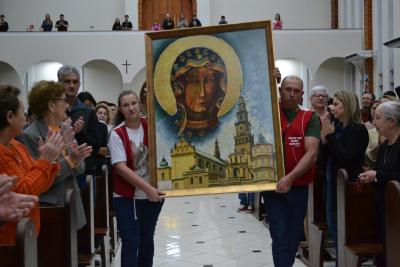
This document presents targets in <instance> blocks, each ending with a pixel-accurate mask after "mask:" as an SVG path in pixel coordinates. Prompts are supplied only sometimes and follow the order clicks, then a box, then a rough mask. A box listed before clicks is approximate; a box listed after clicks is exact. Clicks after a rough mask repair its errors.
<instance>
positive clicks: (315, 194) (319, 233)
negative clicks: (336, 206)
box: [307, 170, 328, 267]
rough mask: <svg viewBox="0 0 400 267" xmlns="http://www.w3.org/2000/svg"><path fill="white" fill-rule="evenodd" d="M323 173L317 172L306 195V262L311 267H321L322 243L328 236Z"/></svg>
mask: <svg viewBox="0 0 400 267" xmlns="http://www.w3.org/2000/svg"><path fill="white" fill-rule="evenodd" d="M324 184H325V172H324V171H323V170H318V172H317V175H316V177H315V179H314V182H313V183H312V184H310V185H309V193H308V210H307V214H308V216H307V217H308V220H307V223H308V255H309V258H308V262H309V265H310V266H312V267H322V266H323V262H324V260H323V248H324V241H325V240H326V239H327V236H328V225H327V223H326V208H325V205H324V204H325V202H324V193H323V192H324Z"/></svg>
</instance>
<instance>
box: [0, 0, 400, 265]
mask: <svg viewBox="0 0 400 267" xmlns="http://www.w3.org/2000/svg"><path fill="white" fill-rule="evenodd" d="M166 13H169V14H170V16H171V19H172V20H173V21H174V23H175V25H177V24H178V22H179V16H180V14H181V13H182V14H184V16H185V17H186V18H187V19H190V18H192V16H193V15H197V18H198V19H199V20H200V21H201V24H202V26H201V27H207V26H216V25H218V23H219V21H220V17H221V16H225V17H226V20H227V21H228V23H229V24H236V23H238V24H239V23H244V22H254V21H265V20H269V21H274V20H275V14H277V13H279V14H280V17H281V20H282V23H281V29H271V31H272V41H273V56H274V64H275V67H277V68H279V71H280V74H281V76H282V78H284V77H286V76H289V75H296V76H298V77H300V78H301V80H302V81H303V89H304V95H303V99H302V104H301V106H302V108H304V109H305V110H308V109H311V108H312V107H311V102H310V98H311V97H312V96H313V95H312V94H313V91H312V90H311V89H312V88H313V87H315V86H318V85H323V86H324V87H326V88H327V89H328V92H329V96H332V97H333V96H334V95H335V94H336V93H338V92H340V91H342V90H344V91H350V92H352V93H354V94H355V95H357V96H358V99H359V100H360V101H361V98H362V96H363V94H364V93H365V92H370V93H373V94H374V96H375V97H376V99H377V100H378V99H380V98H381V97H382V96H383V95H384V93H385V92H387V91H392V92H395V94H394V96H395V97H396V94H397V98H400V95H399V94H400V0H330V1H328V0H324V1H319V0H296V1H291V0H279V1H277V0H246V1H240V0H114V1H107V0H97V1H94V0H87V1H78V0H70V1H64V2H62V1H51V0H36V1H24V0H1V1H0V14H3V15H4V16H5V20H6V21H7V22H8V31H7V32H0V84H2V83H7V84H10V85H13V86H16V87H18V88H19V89H20V90H21V98H22V101H23V102H24V104H25V106H28V105H27V103H28V95H29V92H30V90H31V88H32V86H33V85H34V84H35V83H37V82H38V81H41V80H53V81H57V79H58V78H57V71H58V69H59V68H60V67H61V66H63V65H71V66H74V67H76V68H77V69H78V71H79V74H80V79H81V85H80V88H79V92H89V93H91V94H92V95H93V97H94V98H95V99H96V100H97V101H106V102H110V103H115V104H117V103H118V101H117V99H118V95H119V94H120V93H121V92H123V91H124V90H133V91H134V92H136V93H137V94H138V95H140V96H141V95H142V94H143V90H146V76H147V75H148V73H147V71H148V70H147V68H146V60H147V59H146V57H148V55H146V44H145V38H146V37H145V36H146V35H145V34H146V33H147V32H150V31H152V30H154V27H153V25H154V24H155V23H156V22H160V23H162V22H163V20H164V19H165V14H166ZM45 14H50V15H51V18H52V20H53V22H55V21H57V20H58V17H59V15H60V14H63V15H64V16H65V19H66V20H67V21H68V23H69V27H68V31H65V32H60V31H57V29H56V28H53V29H52V31H50V32H48V31H43V30H42V29H41V25H42V20H43V19H44V17H45ZM124 15H129V20H130V21H131V22H132V29H129V30H123V31H113V30H112V28H113V23H114V21H115V19H116V18H120V20H121V22H122V21H123V17H124ZM152 27H153V29H152ZM221 27H223V26H221ZM175 30H178V29H175ZM161 31H163V30H162V29H161ZM165 31H166V32H167V30H165ZM243 44H244V45H245V46H247V47H248V48H250V49H251V47H252V43H250V42H247V40H243ZM278 82H280V81H278ZM280 85H281V84H279V83H278V84H277V88H278V87H280ZM240 101H243V99H241V100H240ZM360 103H361V102H360ZM143 105H146V104H144V103H143ZM242 105H243V106H244V107H243V110H242V113H243V114H245V116H246V120H243V121H241V120H240V117H239V116H240V115H237V116H238V117H237V120H236V121H235V122H236V124H235V125H236V126H235V127H236V128H235V127H233V128H232V134H231V135H230V136H227V137H226V138H230V139H232V140H236V139H237V138H245V141H243V142H242V145H238V144H236V145H235V147H234V152H232V153H231V154H229V156H228V157H226V158H222V157H221V155H220V149H221V147H222V146H221V144H219V143H218V142H220V143H221V140H220V139H219V140H217V139H215V144H214V147H213V148H214V149H213V150H212V151H207V153H206V152H203V151H201V150H199V149H196V148H195V146H194V145H192V144H190V143H188V142H186V141H185V140H183V139H182V140H179V141H178V142H177V143H176V144H175V147H171V148H170V151H171V152H170V154H171V156H170V155H168V156H170V157H171V158H172V159H173V162H174V164H175V165H173V164H172V163H171V162H168V161H167V160H165V158H163V159H162V160H160V161H159V162H157V164H158V168H157V170H156V172H157V176H158V177H162V181H163V182H164V184H167V183H169V186H170V187H171V188H175V189H181V188H201V187H203V186H205V187H207V186H209V185H213V186H221V184H222V183H221V182H219V180H218V179H219V178H220V177H223V176H224V174H225V172H226V173H228V174H229V175H228V176H229V179H230V180H229V179H228V180H227V181H225V183H234V181H237V179H239V178H240V179H241V181H245V180H246V179H249V177H250V173H252V175H251V176H252V177H251V178H252V179H253V178H254V179H259V180H260V181H263V180H267V181H271V179H273V177H275V175H276V174H275V173H274V162H273V154H274V153H273V151H272V150H273V149H272V145H271V144H269V143H268V142H267V141H266V140H265V138H264V136H262V135H261V133H260V134H259V133H258V131H257V129H258V128H257V127H259V126H258V125H257V126H254V125H253V128H251V129H250V128H248V129H247V128H246V129H247V131H245V133H241V132H240V130H239V125H241V126H242V125H244V127H250V126H248V121H247V110H246V106H245V104H242ZM143 113H147V112H146V111H143ZM240 129H242V128H240ZM0 130H1V129H0ZM253 135H254V136H253ZM253 138H254V139H253ZM237 143H238V142H237ZM385 158H386V153H385ZM179 160H181V161H182V162H188V161H193V166H194V165H196V162H199V164H200V162H201V164H200V165H199V166H197V167H191V166H185V168H181V169H179V168H178V167H176V166H178V165H179V164H181V165H182V164H184V163H179ZM262 160H265V162H267V165H266V166H264V165H263V166H264V167H263V168H262V166H261V165H259V166H258V165H257V164H261V163H259V162H262ZM177 162H178V163H177ZM242 162H246V164H247V165H246V166H245V167H243V166H244V165H243V164H242ZM0 164H1V163H0ZM203 165H204V166H203ZM206 165H207V168H208V167H209V165H210V168H211V166H214V168H215V171H214V172H207V173H206V172H205V171H204V168H203V167H205V166H206ZM189 167H190V168H189ZM202 170H203V171H202ZM177 173H179V175H178V176H180V177H181V178H180V179H175V180H174V179H173V177H174V176H176V175H177ZM222 173H223V174H222ZM253 175H254V177H253ZM317 175H318V174H317ZM105 176H107V174H106V175H105ZM193 177H194V178H193ZM193 179H194V180H193ZM235 179H236V180H235ZM98 180H101V179H98ZM108 180H109V181H108V184H107V182H106V183H105V184H104V188H103V185H102V183H101V182H100V184H99V183H97V189H96V190H97V194H98V195H99V194H104V195H107V200H106V201H102V200H99V199H97V201H95V202H96V203H95V205H97V204H99V203H100V204H101V203H102V202H104V209H107V215H105V217H104V225H103V227H102V228H101V229H103V230H104V235H101V234H100V235H95V234H94V233H92V235H91V237H89V241H88V244H87V246H88V251H89V254H91V255H92V256H93V257H92V258H91V259H90V260H88V261H87V262H86V263H82V262H85V261H84V260H83V259H82V258H80V257H79V255H78V254H79V251H78V250H79V249H80V248H79V247H78V249H76V248H75V250H74V249H72V252H68V253H70V254H71V253H72V254H74V253H75V255H72V256H71V255H69V254H68V253H66V254H68V255H61V254H59V255H57V256H59V257H66V258H68V261H70V260H71V259H74V260H72V262H67V260H66V259H65V260H62V259H61V258H59V260H60V261H65V262H66V264H65V265H63V264H64V263H63V264H61V263H60V265H58V263H57V262H53V264H54V265H45V264H44V263H43V265H41V264H37V263H35V264H33V263H32V265H30V264H29V263H28V264H27V265H24V264H22V263H18V264H19V265H17V263H16V262H15V265H13V263H11V264H10V265H7V266H18V267H19V266H21V267H22V266H32V267H36V266H39V267H40V266H69V267H77V266H93V267H94V266H104V267H110V266H113V267H119V266H122V265H121V240H120V236H119V234H118V230H117V222H116V221H117V219H116V217H115V211H113V210H112V198H113V193H112V192H108V191H109V189H110V187H111V186H112V185H111V184H112V181H110V180H112V175H111V172H109V173H108ZM313 186H314V187H313ZM318 186H319V185H318V183H314V185H310V191H309V195H308V211H307V216H306V219H305V220H304V238H303V241H301V243H300V246H299V248H298V251H297V252H296V259H295V261H294V264H293V265H292V266H296V267H301V266H311V267H319V266H339V267H342V266H343V267H344V266H347V267H353V266H400V257H399V256H398V255H394V259H395V260H393V259H389V256H387V265H379V263H377V262H378V261H377V260H376V259H375V258H374V256H375V255H377V254H379V253H378V252H377V251H379V252H382V249H383V248H382V246H383V247H385V246H386V249H388V248H390V247H392V248H393V249H392V250H396V249H400V231H398V230H397V232H393V233H395V234H393V236H395V237H396V238H397V241H396V242H397V243H396V242H394V243H393V246H388V244H390V243H386V245H382V244H380V245H376V244H375V243H374V245H371V244H369V246H368V245H365V244H364V243H366V242H364V241H365V240H366V239H368V238H370V237H371V235H368V234H365V235H363V234H362V233H358V232H357V231H356V232H357V233H356V234H354V235H351V236H352V239H351V240H350V239H349V240H350V241H349V240H346V237H347V233H348V232H349V231H350V230H352V229H353V230H354V229H356V228H357V223H355V222H356V219H354V221H353V222H352V223H348V221H347V220H348V218H345V217H346V216H345V215H348V214H349V213H351V212H350V208H352V209H354V210H357V209H358V208H359V209H360V210H365V209H366V208H364V209H363V208H362V205H363V202H362V201H361V200H365V199H367V198H368V199H367V200H366V202H365V203H370V202H371V201H372V200H371V199H372V196H371V194H372V193H371V192H367V193H365V194H364V195H363V196H362V198H360V199H359V202H357V204H354V205H356V206H350V207H348V206H347V205H346V203H345V200H344V199H345V197H343V199H342V198H339V197H338V202H337V203H338V204H337V205H338V206H337V208H338V209H339V207H340V208H343V211H345V212H343V213H339V212H338V215H337V216H338V218H337V219H338V225H337V227H338V229H337V231H338V236H337V238H338V241H337V244H336V246H337V247H336V248H335V243H334V241H332V240H328V239H329V238H328V236H329V233H328V232H329V231H328V230H327V226H326V223H325V224H324V225H322V226H321V224H318V223H319V222H320V220H322V218H323V217H324V216H325V214H324V213H325V211H321V214H320V213H319V210H323V209H324V208H323V204H321V203H322V202H323V195H324V193H323V189H321V188H319V187H318ZM343 186H345V185H343ZM341 189H343V188H340V187H339V184H338V188H337V190H338V192H339V190H341ZM103 190H106V192H107V193H104V192H103ZM354 190H355V191H357V190H356V189H354ZM399 192H400V191H399ZM342 193H343V195H344V196H348V195H350V196H349V199H350V198H351V194H350V193H349V191H345V190H344V189H343V192H342ZM368 194H369V195H368ZM367 195H368V196H367ZM90 198H92V202H93V195H90V194H89V196H88V199H89V202H90ZM254 198H255V199H254V200H253V203H252V204H251V205H249V207H250V206H251V208H249V209H247V210H245V211H243V210H240V209H241V204H242V203H241V201H240V199H239V198H238V193H229V194H209V195H201V196H183V197H172V198H168V197H167V198H166V199H165V203H164V206H163V209H162V211H161V214H160V216H159V218H158V223H157V227H156V230H155V236H154V259H153V266H155V267H180V266H182V267H196V266H197V267H201V266H203V267H228V266H229V267H234V266H236V267H244V266H246V267H261V266H283V267H284V266H286V265H278V264H277V263H275V265H274V260H273V251H272V246H271V242H272V239H271V236H270V232H269V231H268V229H267V228H268V227H269V225H268V216H267V215H266V214H265V210H264V203H263V201H262V197H261V194H260V192H256V193H255V196H254ZM353 198H354V197H353ZM82 199H84V198H82ZM340 200H343V202H340ZM355 201H356V200H355ZM397 201H398V203H399V205H397V210H396V212H394V213H392V214H396V216H397V217H396V216H394V215H393V218H397V222H398V223H400V215H399V214H400V207H399V206H400V202H399V199H397ZM355 203H356V202H355ZM371 203H372V202H371ZM371 203H370V204H371ZM92 204H93V203H92ZM340 205H342V206H340ZM357 205H358V206H357ZM371 205H372V206H373V203H372V204H371ZM372 206H371V207H372ZM93 211H96V209H94V210H93V207H91V210H90V211H89V213H86V214H89V216H94V217H93V218H94V220H95V219H98V218H97V216H96V214H95V215H93ZM108 211H110V214H109V213H108ZM112 212H114V216H112V214H111V213H112ZM348 216H350V215H348ZM368 218H369V217H368ZM54 220H55V219H54ZM0 221H1V220H0ZM317 222H318V223H317ZM357 222H358V225H361V224H364V222H363V221H362V220H361V219H359V220H358V221H357ZM91 223H94V222H93V221H92V222H91ZM340 223H342V226H340V225H339V224H340ZM398 226H399V225H397V228H399V227H398ZM0 227H1V225H0ZM91 228H96V227H95V225H92V227H91ZM364 228H365V227H364ZM364 228H362V227H361V226H360V228H359V229H364ZM367 228H368V227H367ZM59 229H63V230H62V231H67V230H65V229H67V228H59ZM96 229H97V228H96ZM399 229H400V228H399ZM53 230H54V229H53ZM92 230H93V229H92ZM31 231H33V229H31ZM54 231H55V232H54V235H56V232H57V230H54ZM99 231H100V230H99ZM346 231H347V232H346ZM359 232H362V230H360V231H359ZM341 235H343V236H341ZM99 236H102V237H101V238H99ZM31 238H32V237H31ZM75 238H76V236H75ZM363 239H365V240H363ZM27 240H28V239H27ZM99 240H101V241H99ZM354 240H357V242H358V243H357V242H356V241H354ZM360 240H361V241H360ZM35 242H36V241H35ZM75 242H77V241H76V240H75ZM347 242H349V244H347ZM351 242H353V243H354V244H355V245H354V246H353V247H352V246H351V244H350V243H351ZM363 242H364V243H363ZM99 244H100V245H99ZM28 245H29V244H28ZM96 245H98V246H96ZM356 245H359V246H358V247H357V246H356ZM38 246H39V247H40V243H38ZM33 247H34V248H35V249H36V244H35V245H34V246H33ZM82 247H83V246H82ZM359 247H362V249H361V252H360V253H359V254H357V253H358V252H357V253H356V252H354V251H353V252H349V251H352V249H354V250H356V249H357V248H359ZM31 248H32V247H31ZM2 250H3V251H2ZM7 251H13V250H7ZM7 251H6V250H4V249H3V247H2V246H1V245H0V265H1V266H3V265H2V263H1V262H2V260H3V259H5V257H11V256H10V255H13V254H12V253H15V252H12V253H11V254H10V253H9V252H7ZM363 251H368V252H366V253H364V254H365V255H364V254H363V253H362V252H363ZM388 251H389V249H388ZM7 253H8V254H7ZM40 253H41V252H40V248H39V255H45V254H43V253H42V254H40ZM28 254H29V253H28ZM353 254H354V255H356V256H354V255H353ZM361 254H362V255H361ZM395 254H396V253H395ZM397 254H398V253H397ZM7 255H8V256H7ZM18 255H19V254H18ZM360 255H361V256H360ZM387 255H389V253H388V254H387ZM353 256H354V257H353ZM30 257H33V259H35V260H36V261H37V260H39V262H40V259H37V257H38V256H37V255H34V256H32V255H31V256H30ZM352 257H353V258H352ZM15 258H18V257H15ZM355 258H357V259H356V260H355ZM35 260H34V261H35ZM80 260H82V262H80ZM74 261H75V262H74ZM18 262H19V261H18ZM353 264H354V265H353ZM135 266H136V265H135ZM139 266H140V265H139ZM143 267H145V266H143Z"/></svg>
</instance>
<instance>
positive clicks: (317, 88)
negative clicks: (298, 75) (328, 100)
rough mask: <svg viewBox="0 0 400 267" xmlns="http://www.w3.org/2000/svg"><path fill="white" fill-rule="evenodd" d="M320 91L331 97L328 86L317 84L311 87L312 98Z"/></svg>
mask: <svg viewBox="0 0 400 267" xmlns="http://www.w3.org/2000/svg"><path fill="white" fill-rule="evenodd" d="M319 92H323V93H325V94H326V96H327V97H329V91H328V88H326V87H325V86H323V85H317V86H314V87H313V88H311V90H310V98H311V97H313V96H314V95H316V94H317V93H319Z"/></svg>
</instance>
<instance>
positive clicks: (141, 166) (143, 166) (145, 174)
mask: <svg viewBox="0 0 400 267" xmlns="http://www.w3.org/2000/svg"><path fill="white" fill-rule="evenodd" d="M124 124H125V123H121V124H120V125H118V126H117V127H116V128H119V127H121V126H123V125H124ZM126 131H127V133H128V138H129V141H130V143H131V148H132V150H133V151H132V153H133V166H134V168H135V172H136V174H137V175H139V176H140V177H142V178H143V180H145V181H146V182H147V183H150V172H149V151H148V149H147V147H146V146H145V145H144V143H143V140H144V130H143V126H142V124H140V126H139V128H137V129H130V128H128V127H126ZM108 148H109V150H110V156H111V164H113V165H114V164H116V163H118V162H126V161H127V158H126V152H125V147H124V143H123V142H122V139H121V138H120V137H119V135H118V134H117V133H116V132H115V129H114V130H113V131H112V132H111V135H110V138H109V141H108ZM114 197H121V196H120V195H118V194H116V193H115V192H114ZM135 198H136V199H147V195H146V193H145V192H143V191H142V190H140V189H139V188H137V187H136V190H135Z"/></svg>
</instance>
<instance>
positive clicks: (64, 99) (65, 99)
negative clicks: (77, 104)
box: [57, 97, 68, 103]
mask: <svg viewBox="0 0 400 267" xmlns="http://www.w3.org/2000/svg"><path fill="white" fill-rule="evenodd" d="M57 100H58V101H62V102H64V103H67V102H68V98H66V97H64V98H59V99H57Z"/></svg>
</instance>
